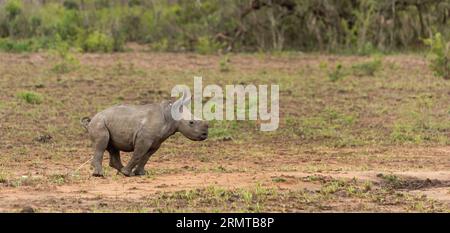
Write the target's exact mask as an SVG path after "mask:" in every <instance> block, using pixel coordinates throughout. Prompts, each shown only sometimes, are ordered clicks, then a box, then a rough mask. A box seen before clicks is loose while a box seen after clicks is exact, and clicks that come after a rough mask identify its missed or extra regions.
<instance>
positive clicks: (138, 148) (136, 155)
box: [120, 140, 152, 176]
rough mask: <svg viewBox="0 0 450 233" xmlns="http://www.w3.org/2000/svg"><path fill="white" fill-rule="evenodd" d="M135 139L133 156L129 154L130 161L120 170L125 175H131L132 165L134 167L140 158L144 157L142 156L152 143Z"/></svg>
mask: <svg viewBox="0 0 450 233" xmlns="http://www.w3.org/2000/svg"><path fill="white" fill-rule="evenodd" d="M139 141H140V140H139ZM139 141H137V143H136V145H135V148H134V152H133V156H131V159H130V161H128V163H127V165H126V166H125V167H123V168H122V169H121V170H120V172H121V173H122V174H124V175H125V176H131V175H133V174H132V170H133V168H134V167H136V166H137V165H138V163H139V161H140V160H141V159H143V158H144V156H145V155H146V154H147V152H148V150H149V148H150V146H151V144H152V143H144V142H142V141H141V142H139Z"/></svg>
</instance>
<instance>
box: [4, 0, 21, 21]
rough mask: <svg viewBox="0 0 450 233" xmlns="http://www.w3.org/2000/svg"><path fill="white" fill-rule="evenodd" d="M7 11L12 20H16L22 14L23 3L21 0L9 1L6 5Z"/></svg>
mask: <svg viewBox="0 0 450 233" xmlns="http://www.w3.org/2000/svg"><path fill="white" fill-rule="evenodd" d="M5 11H6V13H7V15H8V17H9V18H10V19H12V18H15V17H16V16H17V15H19V14H20V13H21V12H22V2H21V1H19V0H9V1H7V2H6V4H5Z"/></svg>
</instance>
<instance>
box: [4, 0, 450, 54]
mask: <svg viewBox="0 0 450 233" xmlns="http://www.w3.org/2000/svg"><path fill="white" fill-rule="evenodd" d="M449 16H450V1H449V0H380V1H375V0H361V1H355V0H314V1H313V0H306V1H305V0H243V1H237V0H231V1H227V0H208V1H205V0H195V1H194V0H192V1H191V0H164V1H159V0H158V1H157V0H148V1H144V0H112V1H107V0H64V1H55V0H23V1H20V0H0V38H1V39H0V49H1V50H4V51H14V52H21V51H36V50H39V49H48V48H53V47H55V46H57V45H58V43H59V44H60V43H61V42H63V43H65V44H68V45H69V46H70V47H73V48H77V49H80V50H81V51H85V52H111V51H122V50H123V49H124V44H125V43H126V42H137V43H141V44H146V45H148V46H149V48H150V49H153V50H161V51H196V52H199V53H212V52H218V51H222V52H227V51H279V50H296V51H328V52H351V53H360V54H367V53H372V52H374V51H383V52H385V51H392V50H404V49H408V50H411V49H417V48H421V47H422V46H423V45H424V43H423V39H424V38H430V37H431V36H432V35H434V34H435V33H437V32H440V33H441V35H442V38H443V40H444V41H446V40H448V38H449V36H450V30H449V28H450V23H449V19H448V18H449Z"/></svg>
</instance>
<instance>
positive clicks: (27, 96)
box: [17, 91, 43, 104]
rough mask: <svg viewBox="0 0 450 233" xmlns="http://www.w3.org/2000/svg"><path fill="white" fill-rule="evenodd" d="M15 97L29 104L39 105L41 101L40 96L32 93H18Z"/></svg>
mask: <svg viewBox="0 0 450 233" xmlns="http://www.w3.org/2000/svg"><path fill="white" fill-rule="evenodd" d="M17 97H18V98H19V99H21V100H23V101H25V102H26V103H29V104H41V103H42V101H43V97H42V95H41V94H39V93H36V92H32V91H22V92H19V93H17Z"/></svg>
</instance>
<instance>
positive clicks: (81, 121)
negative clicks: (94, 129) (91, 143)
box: [80, 117, 91, 130]
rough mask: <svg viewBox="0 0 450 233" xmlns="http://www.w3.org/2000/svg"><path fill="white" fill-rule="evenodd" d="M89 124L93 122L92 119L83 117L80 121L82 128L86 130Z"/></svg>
mask: <svg viewBox="0 0 450 233" xmlns="http://www.w3.org/2000/svg"><path fill="white" fill-rule="evenodd" d="M89 122H91V118H89V117H83V118H81V119H80V124H81V126H83V128H85V129H86V130H87V127H88V125H89Z"/></svg>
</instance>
